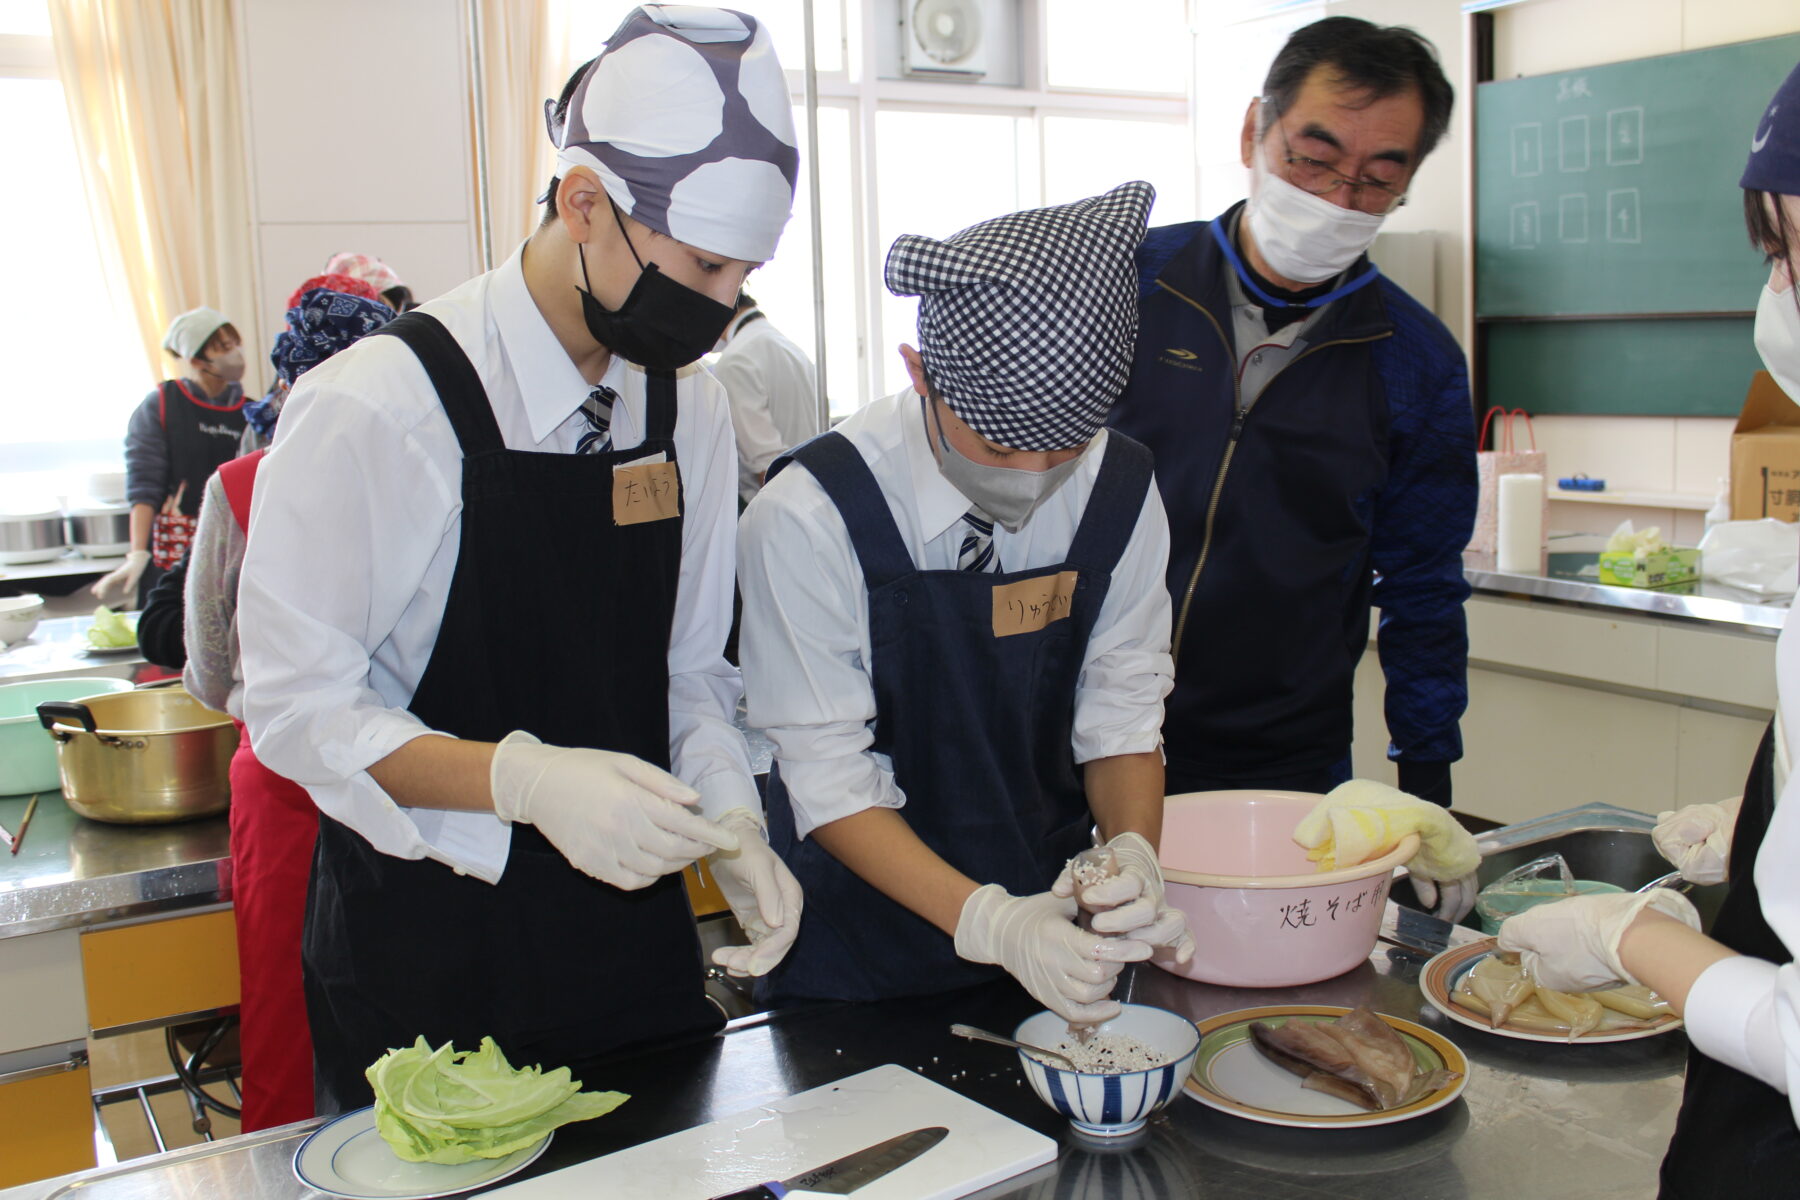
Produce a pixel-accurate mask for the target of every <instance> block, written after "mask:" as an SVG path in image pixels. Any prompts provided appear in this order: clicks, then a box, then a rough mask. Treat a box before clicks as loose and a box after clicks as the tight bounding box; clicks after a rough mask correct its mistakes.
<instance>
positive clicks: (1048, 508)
mask: <svg viewBox="0 0 1800 1200" xmlns="http://www.w3.org/2000/svg"><path fill="white" fill-rule="evenodd" d="M837 431H838V432H839V433H842V434H843V435H844V436H845V437H847V438H849V439H850V441H851V444H853V445H854V446H855V447H856V448H857V450H858V451H859V452H861V454H862V456H863V459H864V460H865V461H866V462H867V463H868V464H869V469H870V470H871V471H873V472H874V474H875V479H876V481H877V482H878V483H879V484H880V486H881V490H882V494H883V495H884V496H886V498H887V502H888V507H889V508H890V509H891V510H892V512H893V514H894V519H895V522H896V524H898V526H899V528H900V538H901V540H902V541H903V542H904V543H905V545H906V548H907V550H908V552H910V553H911V554H912V557H913V561H914V563H916V564H917V565H918V566H919V568H920V569H921V570H927V571H948V570H954V569H955V568H956V561H957V555H958V552H959V551H960V550H961V547H962V540H963V535H964V533H965V532H966V528H965V526H964V525H963V521H962V517H963V514H964V513H966V512H968V510H969V507H970V505H969V501H968V499H967V498H965V497H964V496H963V495H962V493H960V492H958V491H957V490H956V489H955V488H954V487H953V486H951V484H950V483H949V481H948V480H946V479H945V478H944V476H943V475H942V473H940V472H939V470H938V467H937V460H936V459H935V458H934V457H933V456H932V452H931V447H930V444H929V443H928V442H927V441H926V435H925V426H924V419H923V409H922V407H921V405H920V399H919V396H918V395H917V394H916V393H914V392H913V391H912V390H910V389H908V390H906V391H903V392H901V393H899V394H898V395H895V396H889V397H887V398H885V399H881V400H877V401H875V402H874V403H872V404H870V405H869V406H868V407H866V408H864V409H862V410H861V411H860V412H858V413H856V414H855V415H853V416H851V417H848V418H846V419H845V420H844V421H843V422H842V423H841V424H839V425H838V426H837ZM1106 439H1107V434H1106V433H1105V431H1102V432H1101V433H1100V435H1099V436H1098V437H1097V438H1096V439H1095V440H1094V442H1093V443H1092V444H1091V445H1090V446H1089V447H1088V449H1087V451H1086V453H1085V455H1084V458H1083V461H1082V463H1081V465H1080V466H1079V467H1078V468H1077V469H1076V471H1075V473H1074V474H1073V475H1072V476H1071V477H1070V478H1069V479H1068V481H1067V482H1065V483H1064V484H1063V485H1062V487H1060V488H1059V489H1057V491H1056V492H1055V493H1054V494H1053V495H1052V496H1051V497H1050V498H1049V499H1048V500H1046V501H1045V502H1044V504H1043V505H1042V506H1041V507H1040V508H1039V509H1038V510H1037V511H1036V512H1035V513H1033V514H1032V516H1031V519H1030V520H1029V521H1027V522H1026V523H1025V526H1024V528H1022V529H1020V530H1019V532H1018V533H1016V534H1013V533H1008V532H1007V531H1006V529H1005V528H1004V527H1003V526H999V525H996V526H995V527H994V549H995V551H996V553H997V554H998V555H999V559H1000V564H1001V567H1000V569H1003V570H1007V571H1023V570H1030V569H1033V568H1037V567H1048V566H1053V565H1055V564H1057V563H1060V562H1062V561H1064V560H1065V559H1066V558H1067V556H1068V552H1069V544H1070V543H1071V542H1072V541H1073V540H1074V537H1075V528H1076V526H1077V525H1078V524H1079V523H1080V520H1081V515H1082V513H1084V512H1085V511H1086V510H1087V501H1088V496H1089V495H1090V494H1091V493H1092V492H1093V490H1094V480H1095V478H1096V476H1098V474H1099V471H1100V461H1101V457H1102V454H1103V453H1104V451H1105V448H1106ZM1168 560H1169V526H1168V518H1167V517H1165V516H1164V515H1163V506H1162V497H1161V496H1160V495H1159V494H1158V492H1157V490H1156V485H1155V484H1154V483H1152V484H1151V486H1150V489H1149V491H1148V493H1147V494H1146V496H1145V497H1144V506H1143V509H1142V510H1141V511H1140V512H1139V514H1138V519H1137V524H1136V526H1135V528H1134V529H1133V530H1132V533H1131V541H1130V543H1129V544H1128V545H1127V546H1126V547H1125V551H1124V553H1123V555H1122V556H1121V557H1120V559H1119V564H1118V566H1117V568H1115V570H1114V572H1113V578H1112V586H1111V587H1110V588H1108V589H1107V593H1106V600H1105V602H1104V603H1103V604H1102V605H1101V606H1100V615H1099V618H1098V620H1097V621H1096V623H1095V625H1094V631H1093V634H1092V635H1091V636H1090V638H1089V639H1088V644H1087V647H1086V649H1085V650H1084V651H1083V659H1082V668H1081V674H1080V678H1079V681H1078V682H1077V684H1076V691H1075V717H1074V731H1073V736H1072V738H1071V742H1072V744H1073V749H1074V752H1075V760H1076V761H1077V762H1088V761H1090V760H1092V759H1096V758H1109V757H1112V756H1114V755H1119V754H1137V753H1142V752H1145V751H1149V750H1156V749H1158V748H1160V747H1161V745H1162V720H1163V698H1164V697H1165V696H1167V695H1168V693H1169V687H1170V683H1171V677H1172V674H1173V670H1174V665H1173V663H1172V662H1171V660H1170V658H1169V610H1170V604H1169V591H1168V587H1167V586H1166V584H1165V583H1164V578H1163V576H1164V573H1165V571H1166V570H1167V567H1168ZM738 562H739V569H740V576H739V581H738V583H739V587H740V588H741V590H742V591H743V594H744V618H743V627H742V632H741V633H740V637H739V645H740V648H741V650H742V653H743V663H744V678H745V681H746V687H747V695H748V699H749V706H750V707H749V712H750V723H751V724H752V725H754V726H756V727H758V728H761V729H764V730H766V731H767V732H768V735H769V738H770V740H772V741H773V742H774V743H775V757H776V760H777V761H778V762H779V763H780V764H781V777H782V780H783V782H784V783H786V785H787V788H788V791H789V792H790V793H791V795H792V797H793V805H794V824H795V826H796V829H797V831H798V833H799V836H801V837H806V836H808V835H809V834H810V833H811V832H812V831H813V830H814V829H816V828H818V827H819V826H820V825H824V824H827V823H829V822H831V821H836V820H839V819H841V818H843V817H848V816H851V815H853V814H855V813H858V812H861V811H863V810H864V809H867V808H873V807H882V808H900V807H903V806H904V804H905V802H906V798H905V796H904V795H903V794H902V793H901V790H900V788H899V787H897V786H896V785H895V782H894V772H893V765H892V763H891V762H890V761H889V760H888V758H887V756H885V755H882V754H879V753H876V752H875V751H873V750H871V749H870V748H869V747H870V746H871V744H872V743H873V741H874V733H873V730H872V729H871V726H870V723H871V722H872V721H873V720H874V719H875V691H874V687H873V685H872V684H871V682H870V676H869V671H870V664H871V655H870V649H869V603H868V594H867V588H866V585H865V583H864V580H863V573H862V565H861V564H860V563H859V562H858V561H857V558H856V552H855V550H854V549H853V548H852V547H851V545H850V534H849V531H848V530H847V529H846V528H845V526H844V521H843V518H842V517H841V516H840V515H839V514H838V510H837V506H836V505H835V504H833V503H832V502H831V499H830V498H829V497H828V496H827V495H826V494H825V490H824V489H823V488H821V487H820V486H819V484H818V482H817V481H816V480H814V479H813V477H812V475H811V474H810V473H809V472H807V471H806V469H805V468H803V467H799V466H794V467H790V468H788V469H787V470H785V471H783V472H782V473H781V474H779V475H777V476H776V477H775V478H774V479H773V480H771V481H770V483H769V485H768V486H767V487H765V488H763V490H762V492H761V494H760V495H758V496H757V498H756V500H755V502H754V503H752V504H751V505H750V507H749V508H748V509H747V510H745V512H744V516H743V519H742V520H741V521H740V522H739V525H738ZM918 701H919V702H920V703H922V704H923V703H929V702H930V701H929V698H928V697H918ZM970 736H971V737H978V736H980V734H979V731H972V732H971V734H970Z"/></svg>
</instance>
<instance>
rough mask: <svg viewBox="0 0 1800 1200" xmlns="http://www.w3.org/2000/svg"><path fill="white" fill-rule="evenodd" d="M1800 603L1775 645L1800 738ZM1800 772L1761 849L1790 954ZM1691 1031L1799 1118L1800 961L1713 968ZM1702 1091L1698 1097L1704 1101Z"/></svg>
mask: <svg viewBox="0 0 1800 1200" xmlns="http://www.w3.org/2000/svg"><path fill="white" fill-rule="evenodd" d="M1797 616H1800V606H1797V607H1795V608H1791V609H1789V610H1788V617H1787V623H1786V624H1785V625H1784V626H1783V627H1782V630H1781V640H1780V642H1778V643H1777V644H1776V647H1775V689H1776V694H1777V696H1778V697H1779V707H1778V709H1777V716H1776V719H1777V720H1778V721H1780V722H1781V723H1782V725H1783V727H1784V728H1783V730H1782V732H1783V733H1784V734H1785V736H1786V740H1787V743H1788V745H1790V746H1792V745H1800V741H1796V738H1800V620H1797ZM1797 788H1800V775H1789V776H1788V778H1787V780H1786V781H1785V783H1784V784H1783V786H1782V789H1781V792H1780V794H1779V795H1778V796H1777V798H1776V801H1775V815H1774V818H1773V819H1772V820H1771V821H1770V822H1769V829H1768V832H1767V833H1766V834H1764V835H1763V843H1762V846H1761V848H1760V849H1758V850H1757V852H1756V871H1755V875H1756V891H1757V895H1758V897H1759V898H1760V900H1761V903H1762V914H1763V919H1764V920H1766V921H1767V922H1768V923H1769V928H1771V929H1773V930H1774V931H1775V935H1776V936H1777V937H1779V938H1780V939H1781V943H1782V945H1784V946H1786V947H1787V950H1788V953H1789V954H1793V953H1794V952H1795V951H1796V950H1800V793H1797V791H1796V789H1797ZM1684 1015H1685V1017H1686V1019H1687V1034H1688V1038H1689V1039H1690V1040H1691V1041H1692V1042H1693V1043H1694V1045H1695V1046H1696V1047H1698V1048H1699V1050H1700V1052H1701V1053H1702V1054H1704V1055H1706V1056H1707V1057H1708V1058H1712V1059H1717V1060H1718V1061H1719V1062H1722V1063H1724V1064H1726V1065H1727V1066H1731V1067H1736V1068H1737V1069H1738V1070H1740V1071H1742V1072H1744V1074H1746V1075H1749V1076H1751V1077H1753V1078H1755V1079H1760V1080H1762V1081H1763V1082H1764V1083H1766V1084H1768V1085H1769V1086H1770V1087H1772V1088H1774V1089H1775V1090H1776V1091H1779V1092H1782V1093H1785V1094H1786V1095H1787V1097H1788V1101H1789V1103H1790V1104H1792V1105H1793V1108H1794V1120H1795V1122H1796V1123H1800V964H1797V963H1792V962H1790V963H1787V964H1785V965H1783V966H1779V967H1778V966H1776V965H1775V964H1774V963H1772V962H1768V961H1767V960H1765V959H1760V958H1751V957H1749V956H1747V955H1739V956H1738V957H1736V958H1727V959H1722V960H1720V961H1719V962H1716V963H1714V964H1713V965H1712V966H1710V967H1708V968H1707V969H1706V970H1705V971H1703V972H1702V973H1701V975H1700V978H1698V979H1696V980H1695V981H1694V986H1693V987H1692V988H1691V989H1689V991H1688V1001H1687V1011H1686V1013H1685V1014H1684ZM1705 1099H1706V1098H1705V1097H1704V1096H1701V1097H1696V1099H1695V1102H1696V1103H1705Z"/></svg>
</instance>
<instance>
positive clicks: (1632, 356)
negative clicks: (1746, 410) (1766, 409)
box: [1482, 318, 1762, 417]
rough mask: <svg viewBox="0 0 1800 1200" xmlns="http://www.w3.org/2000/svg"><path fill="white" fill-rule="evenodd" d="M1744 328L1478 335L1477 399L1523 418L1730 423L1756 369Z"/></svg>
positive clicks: (1593, 327) (1550, 329) (1682, 324)
mask: <svg viewBox="0 0 1800 1200" xmlns="http://www.w3.org/2000/svg"><path fill="white" fill-rule="evenodd" d="M1751 326H1752V322H1751V321H1749V320H1732V319H1718V318H1702V319H1698V320H1693V319H1689V320H1665V321H1517V322H1514V321H1508V322H1505V323H1496V324H1493V325H1490V326H1488V327H1487V329H1486V331H1485V340H1484V342H1483V346H1484V351H1485V353H1484V354H1483V357H1482V362H1483V363H1484V364H1485V368H1486V377H1487V390H1486V392H1485V393H1484V394H1483V400H1484V402H1485V403H1487V404H1500V405H1504V406H1505V407H1507V408H1523V409H1524V410H1525V411H1526V412H1528V413H1537V414H1547V413H1615V414H1631V415H1634V416H1674V417H1735V416H1737V414H1738V410H1739V409H1740V408H1742V407H1743V404H1744V392H1745V390H1746V389H1747V388H1749V386H1750V376H1752V375H1753V374H1755V373H1756V372H1757V371H1758V370H1760V369H1761V368H1762V361H1761V360H1760V359H1759V358H1758V357H1757V354H1756V347H1755V345H1753V344H1752V342H1751V339H1750V335H1751Z"/></svg>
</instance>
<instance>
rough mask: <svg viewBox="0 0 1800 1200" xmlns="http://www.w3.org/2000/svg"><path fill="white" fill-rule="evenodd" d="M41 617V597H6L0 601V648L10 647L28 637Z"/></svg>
mask: <svg viewBox="0 0 1800 1200" xmlns="http://www.w3.org/2000/svg"><path fill="white" fill-rule="evenodd" d="M43 615H44V598H43V597H42V596H8V597H6V598H4V599H0V646H10V645H12V644H13V643H14V642H22V641H24V640H25V639H26V638H28V637H30V636H31V631H32V630H34V629H36V628H37V626H38V621H39V620H41V619H42V618H43Z"/></svg>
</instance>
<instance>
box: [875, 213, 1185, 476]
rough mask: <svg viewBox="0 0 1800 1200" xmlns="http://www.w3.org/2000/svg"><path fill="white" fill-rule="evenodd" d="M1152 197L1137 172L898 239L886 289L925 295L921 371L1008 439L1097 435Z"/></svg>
mask: <svg viewBox="0 0 1800 1200" xmlns="http://www.w3.org/2000/svg"><path fill="white" fill-rule="evenodd" d="M1155 198H1156V189H1154V188H1152V187H1151V186H1150V185H1149V184H1147V183H1144V182H1142V181H1133V182H1131V183H1124V184H1120V185H1119V186H1118V187H1116V188H1114V189H1113V190H1112V191H1110V192H1107V193H1106V194H1105V195H1103V196H1094V197H1092V198H1090V199H1087V200H1080V201H1077V202H1075V203H1074V204H1062V205H1058V206H1056V207H1054V208H1037V209H1031V210H1028V211H1026V212H1017V213H1011V214H1009V215H1007V216H1004V217H996V218H994V219H993V220H991V221H983V222H982V223H981V224H979V225H971V226H970V227H969V228H967V229H965V230H963V231H962V232H961V233H958V234H956V235H955V236H953V237H951V238H949V239H947V240H945V241H941V242H940V241H936V240H934V239H932V238H927V237H919V236H917V235H915V234H907V235H905V236H904V237H901V238H900V239H899V240H897V241H896V242H895V243H894V245H893V248H892V249H890V250H889V251H888V257H887V286H888V290H889V291H891V292H893V293H894V294H895V295H896V296H918V297H920V302H919V354H920V355H921V356H922V357H923V358H924V360H925V371H926V374H927V375H929V376H930V378H931V382H932V383H933V384H934V385H936V386H937V388H938V390H939V391H941V392H942V393H943V395H944V400H945V402H946V403H948V404H949V405H950V408H951V410H952V411H953V412H955V413H956V415H957V416H958V417H961V418H962V419H963V420H964V421H965V422H967V423H968V425H969V426H970V427H971V428H973V429H974V430H975V431H976V432H977V433H979V434H981V435H982V436H983V437H985V438H987V439H989V440H990V441H994V442H998V443H999V444H1000V445H1002V446H1008V447H1010V448H1012V449H1014V450H1066V449H1068V448H1070V447H1072V446H1079V445H1081V444H1083V443H1085V442H1086V441H1088V440H1089V439H1090V438H1092V437H1093V436H1094V434H1096V433H1098V432H1099V430H1100V426H1101V425H1102V424H1103V423H1104V422H1105V420H1106V414H1107V412H1108V410H1110V409H1111V408H1112V406H1113V402H1114V401H1116V400H1117V399H1118V398H1119V394H1120V393H1121V392H1123V391H1124V389H1125V382H1126V379H1127V378H1128V376H1129V375H1130V373H1131V352H1132V343H1133V342H1134V341H1135V339H1136V338H1137V323H1138V285H1137V268H1136V266H1135V264H1134V262H1133V257H1132V256H1133V254H1134V252H1135V251H1136V250H1137V246H1138V243H1139V242H1141V241H1142V240H1143V238H1144V228H1145V225H1146V224H1147V223H1148V221H1149V218H1150V204H1151V202H1152V201H1153V200H1155Z"/></svg>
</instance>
